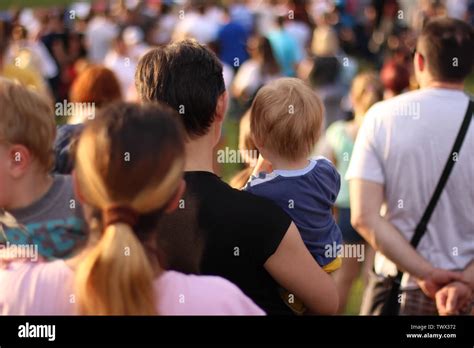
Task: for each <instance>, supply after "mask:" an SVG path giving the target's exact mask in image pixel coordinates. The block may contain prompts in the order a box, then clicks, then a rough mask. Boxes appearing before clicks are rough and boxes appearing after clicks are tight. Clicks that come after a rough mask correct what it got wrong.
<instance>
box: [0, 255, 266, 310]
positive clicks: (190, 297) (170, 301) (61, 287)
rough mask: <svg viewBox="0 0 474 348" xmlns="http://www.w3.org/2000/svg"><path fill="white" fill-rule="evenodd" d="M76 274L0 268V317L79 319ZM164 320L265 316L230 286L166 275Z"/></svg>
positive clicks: (59, 266)
mask: <svg viewBox="0 0 474 348" xmlns="http://www.w3.org/2000/svg"><path fill="white" fill-rule="evenodd" d="M73 281H74V273H73V271H72V270H71V269H70V268H69V267H68V266H67V264H66V263H65V262H64V261H63V260H57V261H53V262H45V263H31V262H15V263H12V264H10V265H8V268H6V269H2V268H0V284H1V286H0V315H73V314H75V304H74V302H75V301H71V300H72V299H74V288H73ZM154 288H155V293H156V297H155V300H156V310H157V313H159V314H160V315H264V314H265V313H264V312H263V311H262V310H261V309H260V308H259V307H258V306H257V305H256V304H255V303H253V302H252V300H250V299H249V298H248V297H247V296H245V295H244V294H243V293H242V291H241V290H240V289H239V288H237V286H235V285H234V284H232V283H230V282H229V281H227V280H225V279H223V278H220V277H215V276H197V275H186V274H183V273H179V272H174V271H166V272H164V273H162V274H161V275H160V277H158V278H157V279H155V281H154Z"/></svg>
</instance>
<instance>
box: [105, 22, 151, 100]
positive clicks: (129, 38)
mask: <svg viewBox="0 0 474 348" xmlns="http://www.w3.org/2000/svg"><path fill="white" fill-rule="evenodd" d="M140 33H141V34H140ZM141 35H143V32H140V30H139V29H136V28H134V27H127V28H125V29H124V30H123V31H122V32H121V33H120V34H119V36H118V37H117V38H116V39H115V43H114V45H113V48H112V49H111V50H110V51H109V52H108V53H107V55H106V57H105V59H104V65H105V66H106V67H107V68H109V69H110V70H112V71H113V72H114V74H115V76H117V78H118V81H119V83H120V87H121V89H122V95H123V96H124V98H125V100H133V97H134V95H135V93H134V87H135V85H134V76H135V70H136V67H137V64H138V60H139V58H140V57H141V56H142V55H143V53H144V52H146V48H145V47H146V46H145V45H142V44H141V43H140V36H141ZM141 37H143V36H141Z"/></svg>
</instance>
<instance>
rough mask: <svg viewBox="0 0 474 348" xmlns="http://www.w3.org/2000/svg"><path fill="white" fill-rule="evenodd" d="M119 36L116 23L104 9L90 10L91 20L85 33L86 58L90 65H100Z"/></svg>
mask: <svg viewBox="0 0 474 348" xmlns="http://www.w3.org/2000/svg"><path fill="white" fill-rule="evenodd" d="M118 34H119V28H118V25H117V23H116V22H115V21H114V20H113V19H112V18H110V16H109V14H108V12H107V11H106V9H105V8H101V7H99V6H98V5H95V6H93V8H92V18H91V19H90V20H89V22H88V23H87V28H86V32H85V36H86V45H87V49H88V58H89V60H90V61H91V62H92V63H102V62H103V61H104V58H105V56H106V55H107V52H109V50H110V49H111V48H112V45H113V43H114V40H115V38H116V37H117V35H118Z"/></svg>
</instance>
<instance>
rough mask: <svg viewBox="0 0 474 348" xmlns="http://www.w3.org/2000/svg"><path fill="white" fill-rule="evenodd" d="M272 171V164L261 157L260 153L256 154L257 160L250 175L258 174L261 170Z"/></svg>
mask: <svg viewBox="0 0 474 348" xmlns="http://www.w3.org/2000/svg"><path fill="white" fill-rule="evenodd" d="M272 171H273V167H272V164H271V163H270V162H269V161H267V160H266V159H265V158H263V157H262V155H261V154H260V155H259V156H258V161H257V164H256V166H255V168H254V170H253V173H252V175H254V176H258V173H261V172H266V173H271V172H272Z"/></svg>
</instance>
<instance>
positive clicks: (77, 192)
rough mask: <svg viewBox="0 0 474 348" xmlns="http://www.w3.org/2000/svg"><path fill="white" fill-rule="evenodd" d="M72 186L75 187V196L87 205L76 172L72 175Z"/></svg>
mask: <svg viewBox="0 0 474 348" xmlns="http://www.w3.org/2000/svg"><path fill="white" fill-rule="evenodd" d="M71 175H72V186H73V187H74V195H75V196H76V198H77V199H78V200H79V202H81V203H82V204H84V203H86V200H85V199H84V196H83V195H82V192H81V189H80V188H79V181H78V179H77V174H76V171H75V170H73V171H72V173H71Z"/></svg>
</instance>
